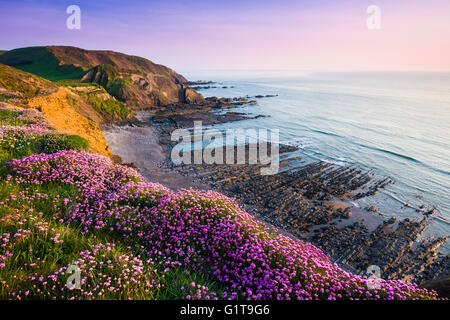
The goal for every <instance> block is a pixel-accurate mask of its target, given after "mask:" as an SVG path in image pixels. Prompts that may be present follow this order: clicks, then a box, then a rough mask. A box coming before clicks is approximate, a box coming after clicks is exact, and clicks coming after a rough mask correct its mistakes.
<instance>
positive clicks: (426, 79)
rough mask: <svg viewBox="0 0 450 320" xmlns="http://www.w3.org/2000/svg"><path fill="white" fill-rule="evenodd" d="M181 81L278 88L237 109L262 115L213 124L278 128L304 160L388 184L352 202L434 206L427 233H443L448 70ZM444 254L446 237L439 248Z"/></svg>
mask: <svg viewBox="0 0 450 320" xmlns="http://www.w3.org/2000/svg"><path fill="white" fill-rule="evenodd" d="M185 75H186V76H187V77H188V78H189V79H205V80H214V81H218V82H219V83H220V84H222V85H225V86H234V88H227V89H223V88H217V89H207V90H202V91H201V92H202V93H203V94H204V95H205V96H218V97H237V96H246V95H250V96H255V95H266V94H278V96H277V97H273V98H264V99H259V103H258V105H256V106H255V105H253V106H248V107H243V108H242V109H241V110H244V111H248V112H251V113H254V114H266V115H270V117H268V118H261V119H256V120H245V121H241V122H236V123H230V124H223V125H220V126H218V127H219V128H229V127H241V128H244V129H246V128H278V129H279V130H280V140H281V141H282V142H285V143H290V144H294V145H297V146H299V147H300V148H301V152H302V154H303V155H304V157H305V158H306V159H307V160H308V161H312V160H324V161H329V162H332V163H335V164H337V165H345V164H352V165H358V166H360V167H363V168H367V169H373V170H375V172H376V173H377V174H379V175H380V176H389V177H391V178H393V179H394V181H395V184H393V185H390V186H389V187H387V188H386V189H385V190H383V191H382V192H380V193H379V194H377V195H376V196H373V197H369V198H366V199H362V200H359V201H358V203H357V204H358V205H359V206H361V207H365V206H367V205H375V207H377V208H378V209H379V210H380V212H381V213H382V214H383V215H385V216H386V217H389V216H397V217H399V218H406V217H409V218H414V219H418V218H420V217H421V216H422V215H421V214H419V213H417V212H416V211H415V210H414V209H411V208H408V207H405V204H409V205H410V206H412V207H414V208H418V207H420V206H421V205H422V204H423V205H425V207H432V206H436V207H437V209H438V212H437V214H436V215H435V216H433V219H432V223H431V226H430V228H429V230H428V232H427V234H428V235H430V234H432V235H438V236H444V235H448V234H449V233H450V192H449V189H450V73H332V74H331V73H309V74H308V73H293V72H290V73H289V74H286V73H284V74H283V73H281V72H253V71H252V72H250V73H247V72H236V71H229V72H223V71H218V72H213V71H208V72H196V73H189V72H187V73H185ZM442 249H443V251H444V252H445V253H449V252H450V243H449V242H447V244H446V245H445V246H444V247H443V248H442Z"/></svg>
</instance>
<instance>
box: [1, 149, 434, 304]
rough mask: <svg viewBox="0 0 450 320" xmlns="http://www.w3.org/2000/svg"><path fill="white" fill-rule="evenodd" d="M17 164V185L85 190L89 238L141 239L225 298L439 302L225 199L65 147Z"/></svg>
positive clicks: (141, 246)
mask: <svg viewBox="0 0 450 320" xmlns="http://www.w3.org/2000/svg"><path fill="white" fill-rule="evenodd" d="M9 166H10V167H11V169H12V170H13V174H12V175H11V176H8V179H7V183H9V184H39V185H42V184H47V183H63V184H70V185H73V186H75V187H76V188H77V189H78V192H79V196H78V199H77V201H76V203H74V204H73V207H71V209H70V210H68V213H67V217H65V218H64V219H65V221H66V222H68V223H71V224H74V225H76V226H80V227H81V229H82V231H83V232H84V233H89V232H93V231H95V230H102V231H103V232H106V233H108V234H110V235H111V236H113V237H115V238H122V239H124V240H125V241H127V242H130V241H132V242H133V243H135V245H136V248H137V250H138V251H139V253H140V254H141V255H143V256H144V255H145V256H147V257H149V258H150V257H152V258H154V259H156V261H157V263H159V264H167V265H171V266H181V267H182V268H185V269H186V270H187V271H191V272H192V271H195V272H200V273H203V274H208V275H209V276H210V277H212V278H213V279H215V280H216V281H217V282H218V283H220V285H221V287H222V288H225V289H224V290H223V292H222V296H221V298H226V299H242V298H244V299H300V300H302V299H333V300H334V299H388V300H393V299H433V298H436V294H435V293H434V292H429V291H427V290H425V289H421V288H419V287H418V286H417V285H415V284H410V283H403V282H401V281H385V280H380V282H379V286H378V287H377V288H376V289H371V288H370V286H369V285H368V279H366V278H364V277H360V276H357V275H353V274H351V273H348V272H346V271H344V270H342V269H341V268H339V267H338V266H337V265H336V264H333V263H332V262H330V261H329V259H328V258H327V257H326V256H325V254H324V253H323V252H322V251H320V250H319V249H317V248H316V247H314V246H313V245H311V244H308V243H303V242H301V241H298V240H293V239H291V238H288V237H286V236H283V235H279V234H276V233H273V232H271V231H269V230H268V229H267V228H266V227H265V226H264V225H263V224H261V223H259V222H257V221H256V220H255V219H253V217H252V216H250V215H249V214H248V213H247V212H245V211H244V210H242V209H241V208H240V207H239V206H238V205H237V204H236V202H234V201H233V200H231V199H229V198H227V197H226V196H224V195H222V194H219V193H216V192H213V191H195V190H181V191H179V192H177V193H174V192H172V191H170V190H168V189H167V188H165V187H163V186H161V185H159V184H153V183H147V182H145V181H143V179H142V177H140V175H139V174H138V173H137V172H136V171H134V170H133V169H131V168H128V167H125V166H121V165H115V164H113V163H112V162H111V161H110V160H109V159H107V158H105V157H103V156H100V155H95V154H91V153H87V152H75V151H61V152H58V153H56V154H51V155H44V154H41V155H33V156H30V157H27V158H24V159H22V160H13V161H12V162H11V163H9ZM114 288H117V284H115V285H114ZM194 289H195V288H194V287H193V288H190V289H188V290H191V292H187V295H189V297H190V298H192V297H198V296H199V295H200V297H201V298H203V297H205V298H206V297H208V296H209V297H210V298H211V297H212V296H213V295H210V294H209V289H207V288H205V289H203V288H196V290H194ZM197 289H200V292H198V290H197ZM98 290H100V289H98ZM98 290H97V289H96V291H95V292H98ZM100 292H101V291H100ZM187 295H186V298H188V297H187Z"/></svg>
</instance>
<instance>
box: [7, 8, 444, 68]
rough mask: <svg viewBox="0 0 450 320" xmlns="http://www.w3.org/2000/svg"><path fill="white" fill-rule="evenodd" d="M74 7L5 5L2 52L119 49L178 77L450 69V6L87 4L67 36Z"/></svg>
mask: <svg viewBox="0 0 450 320" xmlns="http://www.w3.org/2000/svg"><path fill="white" fill-rule="evenodd" d="M69 2H70V1H69ZM69 2H68V1H32V0H31V1H22V2H21V1H5V0H0V6H1V7H2V10H1V11H0V30H1V31H0V32H1V34H0V49H12V48H17V47H25V46H31V45H47V44H59V45H74V46H79V47H83V48H86V49H111V50H115V51H121V52H125V53H129V54H136V55H140V56H144V57H146V58H149V59H151V60H153V61H155V62H158V63H162V64H166V65H169V66H171V67H173V68H175V69H177V70H195V69H299V70H330V71H337V70H342V71H344V70H351V71H353V70H432V71H443V70H450V1H448V0H445V1H444V0H428V1H423V0H409V1H405V0H389V1H388V0H370V1H366V0H342V1H331V0H316V1H310V0H308V1H300V0H298V1H290V0H283V1H278V2H275V1H271V2H267V3H266V2H263V1H253V0H249V1H245V0H244V1H234V0H233V1H228V2H220V3H219V2H214V1H212V0H211V1H206V0H198V1H188V2H187V1H175V0H174V1H166V2H160V1H96V2H92V1H78V4H79V5H80V7H81V10H82V28H81V30H68V29H67V28H65V19H66V17H67V14H66V13H65V9H66V7H67V6H68V5H69V4H72V3H71V2H70V3H69ZM371 4H375V5H378V6H379V7H380V8H381V14H382V15H381V29H380V30H368V29H367V27H366V19H367V17H368V15H367V13H366V9H367V7H368V6H369V5H371Z"/></svg>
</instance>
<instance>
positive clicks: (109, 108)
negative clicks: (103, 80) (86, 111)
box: [77, 87, 133, 119]
mask: <svg viewBox="0 0 450 320" xmlns="http://www.w3.org/2000/svg"><path fill="white" fill-rule="evenodd" d="M77 93H78V94H80V95H82V96H84V97H85V98H86V99H87V100H88V101H89V103H91V105H92V107H93V108H94V109H95V110H96V111H98V112H99V113H100V114H101V115H103V116H110V117H113V118H119V119H126V118H128V117H130V116H131V114H132V113H133V111H131V110H130V109H129V108H128V107H127V106H126V105H125V103H123V102H122V101H119V100H116V99H113V98H108V99H105V97H104V96H102V95H99V94H98V93H100V94H101V93H106V91H105V89H103V88H102V87H99V90H98V91H95V92H83V91H77Z"/></svg>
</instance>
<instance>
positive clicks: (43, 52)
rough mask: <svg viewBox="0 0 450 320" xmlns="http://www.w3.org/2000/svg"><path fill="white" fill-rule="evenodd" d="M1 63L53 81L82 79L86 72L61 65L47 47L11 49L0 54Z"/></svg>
mask: <svg viewBox="0 0 450 320" xmlns="http://www.w3.org/2000/svg"><path fill="white" fill-rule="evenodd" d="M0 63H3V64H7V65H10V66H13V67H15V68H18V69H20V70H23V71H26V72H29V73H33V74H35V75H38V76H40V77H42V78H45V79H48V80H52V81H57V80H64V79H80V78H81V77H82V76H83V75H84V74H85V73H86V70H83V69H82V68H81V67H76V66H74V65H60V63H59V61H58V59H56V57H55V56H54V55H53V54H52V53H51V52H50V51H49V50H47V49H46V48H45V47H28V48H23V49H14V50H10V51H8V52H6V53H4V54H2V55H1V56H0Z"/></svg>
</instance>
